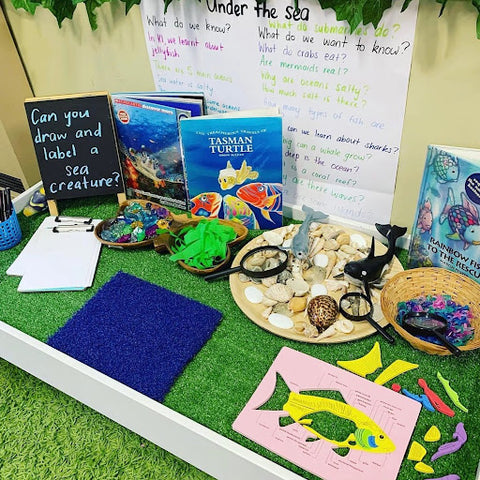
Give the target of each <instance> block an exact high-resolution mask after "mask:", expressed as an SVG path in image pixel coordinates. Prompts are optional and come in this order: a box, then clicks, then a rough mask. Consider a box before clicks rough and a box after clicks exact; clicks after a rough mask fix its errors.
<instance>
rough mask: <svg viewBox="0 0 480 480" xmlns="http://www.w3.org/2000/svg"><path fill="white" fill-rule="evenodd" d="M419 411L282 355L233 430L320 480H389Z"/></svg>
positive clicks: (325, 368) (314, 362) (342, 374)
mask: <svg viewBox="0 0 480 480" xmlns="http://www.w3.org/2000/svg"><path fill="white" fill-rule="evenodd" d="M420 409H421V404H420V403H419V402H416V401H415V400H412V399H409V398H407V397H405V396H402V395H398V394H397V393H396V392H394V391H393V390H390V389H388V388H385V387H384V386H381V385H377V384H376V383H374V382H371V381H369V380H367V379H365V378H362V377H360V376H358V375H355V374H353V373H351V372H348V371H346V370H344V369H342V368H339V367H336V366H333V365H330V364H329V363H326V362H324V361H322V360H319V359H317V358H314V357H311V356H310V355H306V354H304V353H301V352H298V351H296V350H293V349H291V348H288V347H283V348H282V349H281V350H280V352H279V354H278V355H277V357H276V358H275V360H274V362H273V363H272V365H271V366H270V368H269V369H268V371H267V373H266V375H265V376H264V378H263V379H262V381H261V382H260V384H259V385H258V387H257V389H256V390H255V392H254V393H253V395H252V396H251V398H250V400H249V401H248V403H247V404H246V406H245V408H244V409H243V410H242V411H241V413H240V414H239V415H238V417H237V419H236V420H235V422H234V423H233V429H234V430H235V431H236V432H238V433H240V434H242V435H244V436H245V437H247V438H249V439H250V440H253V441H254V442H256V443H258V444H260V445H262V446H264V447H265V448H267V449H269V450H271V451H272V452H274V453H276V454H277V455H280V456H281V457H283V458H285V459H286V460H288V461H290V462H292V463H294V464H295V465H298V466H299V467H301V468H303V469H304V470H306V471H308V472H310V473H313V474H314V475H317V476H319V477H321V478H323V479H324V480H351V479H352V478H355V479H356V480H371V479H374V478H381V479H382V480H394V479H395V478H397V475H398V472H399V469H400V465H401V463H402V460H403V457H404V455H405V452H406V450H407V447H408V445H409V442H410V439H411V436H412V433H413V430H414V428H415V425H416V422H417V418H418V415H419V413H420Z"/></svg>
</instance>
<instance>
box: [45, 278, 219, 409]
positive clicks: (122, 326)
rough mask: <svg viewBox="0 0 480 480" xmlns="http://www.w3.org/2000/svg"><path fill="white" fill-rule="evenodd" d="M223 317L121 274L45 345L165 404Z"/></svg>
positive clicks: (196, 303) (171, 293)
mask: <svg viewBox="0 0 480 480" xmlns="http://www.w3.org/2000/svg"><path fill="white" fill-rule="evenodd" d="M221 316H222V314H221V312H219V311H218V310H215V309H214V308H211V307H209V306H207V305H204V304H202V303H199V302H197V301H195V300H192V299H189V298H187V297H184V296H182V295H179V294H176V293H174V292H171V291H169V290H167V289H165V288H162V287H159V286H158V285H154V284H152V283H149V282H146V281H144V280H141V279H139V278H137V277H134V276H132V275H129V274H126V273H124V272H119V273H117V274H116V275H114V276H113V277H112V278H111V279H110V280H109V281H108V282H107V283H106V284H105V285H103V287H101V288H100V289H99V290H98V292H97V293H96V294H95V295H94V296H93V297H92V298H91V299H90V300H89V301H88V302H87V303H86V304H85V305H84V306H83V307H82V308H81V309H80V310H79V311H78V312H76V313H75V314H74V315H73V316H72V318H70V320H68V321H67V323H66V324H65V325H64V326H63V327H62V328H60V329H59V330H58V331H57V332H56V333H55V334H54V335H52V337H50V338H49V340H48V341H47V343H48V345H50V346H52V347H54V348H56V349H57V350H60V351H62V352H64V353H66V354H67V355H70V356H71V357H73V358H75V359H77V360H79V361H80V362H83V363H85V364H86V365H89V366H90V367H93V368H95V369H96V370H98V371H100V372H102V373H104V374H106V375H108V376H110V377H112V378H114V379H115V380H118V381H119V382H121V383H123V384H125V385H128V386H129V387H131V388H133V389H135V390H137V391H139V392H141V393H143V394H145V395H147V396H148V397H150V398H153V399H155V400H158V401H163V399H164V397H165V395H166V394H167V393H168V391H169V390H170V388H171V386H172V385H173V383H174V381H175V379H176V377H177V376H178V375H180V373H181V372H182V371H183V369H184V368H185V366H186V364H187V363H188V362H189V361H190V360H191V359H192V358H193V357H194V356H195V355H196V354H197V353H198V351H199V350H200V349H201V348H202V346H203V345H204V344H205V342H206V341H207V340H208V339H209V338H210V337H211V335H212V333H213V332H214V330H215V328H216V327H217V325H218V323H219V322H220V319H221Z"/></svg>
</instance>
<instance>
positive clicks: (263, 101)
mask: <svg viewBox="0 0 480 480" xmlns="http://www.w3.org/2000/svg"><path fill="white" fill-rule="evenodd" d="M402 4H403V2H393V3H392V6H391V7H390V8H388V9H387V10H385V12H384V14H383V16H382V18H381V20H380V21H379V24H378V25H377V27H373V25H372V24H371V23H369V24H367V25H359V26H358V27H357V28H355V29H354V30H352V29H351V28H350V26H349V24H348V23H347V22H346V21H337V20H336V14H335V11H334V10H333V9H331V8H326V9H322V8H321V6H320V5H319V4H318V2H315V1H314V0H303V1H302V2H301V4H300V5H299V10H298V11H295V8H294V5H293V4H290V3H289V2H287V3H285V2H282V1H281V0H269V1H268V2H256V1H255V0H236V1H232V2H225V1H211V0H205V1H200V2H192V3H190V2H171V3H169V5H168V7H167V10H166V12H164V4H163V2H157V1H156V0H142V3H141V5H140V8H141V14H142V21H143V27H144V33H145V44H146V48H147V52H148V55H149V58H150V65H151V70H152V74H153V78H154V83H155V88H156V89H157V90H159V91H162V90H175V89H176V90H178V91H201V92H203V93H204V94H205V98H206V105H207V113H208V114H218V113H223V112H232V111H240V110H245V109H255V108H265V107H272V106H273V107H277V108H278V109H279V111H280V113H281V115H282V118H283V152H282V155H283V178H282V182H283V185H284V190H283V200H284V205H285V206H288V207H291V208H293V209H294V210H295V211H300V210H301V207H302V206H303V205H307V206H309V207H311V208H313V209H314V210H320V211H322V212H325V213H327V214H329V215H330V216H338V217H341V218H345V219H351V220H354V221H356V222H363V223H366V224H369V225H373V224H374V223H375V222H379V223H390V215H391V209H392V203H393V196H394V190H395V179H396V172H397V164H398V158H399V152H400V143H401V137H402V127H403V119H404V111H405V104H406V98H407V90H408V80H409V75H410V66H411V58H412V52H413V41H414V34H415V23H416V17H417V9H418V0H414V1H412V2H410V3H409V5H408V7H407V8H406V9H405V11H403V12H402V11H401V8H402Z"/></svg>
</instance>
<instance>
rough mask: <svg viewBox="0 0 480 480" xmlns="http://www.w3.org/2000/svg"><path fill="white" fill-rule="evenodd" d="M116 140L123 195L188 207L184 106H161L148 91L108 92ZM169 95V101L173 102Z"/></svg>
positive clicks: (189, 114)
mask: <svg viewBox="0 0 480 480" xmlns="http://www.w3.org/2000/svg"><path fill="white" fill-rule="evenodd" d="M111 98H112V107H113V112H114V118H115V124H116V130H117V141H118V147H119V154H120V161H121V164H122V171H123V177H124V180H125V189H126V195H127V198H144V199H149V200H152V201H153V202H157V203H160V204H162V205H165V206H171V207H177V208H180V209H183V210H186V209H187V208H188V197H187V189H186V181H185V169H184V165H183V159H182V155H181V148H180V139H179V121H180V119H181V118H187V117H190V116H191V115H192V110H191V109H190V108H189V107H188V105H187V103H185V102H178V103H177V104H178V105H183V106H185V108H182V109H181V108H175V107H172V106H171V105H163V104H162V103H161V100H160V98H155V97H154V95H149V94H141V93H140V94H135V93H122V94H112V95H111ZM174 100H176V99H174V98H173V97H172V98H170V97H169V101H170V102H173V101H174Z"/></svg>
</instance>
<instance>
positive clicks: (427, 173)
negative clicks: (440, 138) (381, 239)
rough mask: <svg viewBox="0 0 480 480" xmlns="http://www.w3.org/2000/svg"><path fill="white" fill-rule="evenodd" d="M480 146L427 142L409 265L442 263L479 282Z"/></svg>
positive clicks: (447, 267) (424, 265)
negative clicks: (445, 144) (444, 144)
mask: <svg viewBox="0 0 480 480" xmlns="http://www.w3.org/2000/svg"><path fill="white" fill-rule="evenodd" d="M479 212H480V150H477V149H471V148H461V147H449V146H442V145H429V146H428V149H427V155H426V159H425V168H424V174H423V179H422V183H421V185H420V193H419V197H418V204H417V213H416V216H415V221H414V224H413V226H412V240H411V242H410V250H409V268H415V267H431V266H434V267H443V268H446V269H448V270H451V271H454V272H457V273H462V274H463V275H467V276H468V277H470V278H472V279H473V280H475V281H477V282H478V281H480V219H479Z"/></svg>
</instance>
